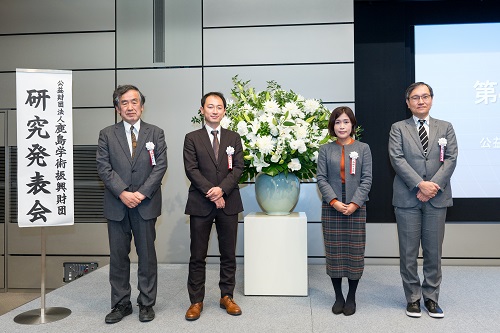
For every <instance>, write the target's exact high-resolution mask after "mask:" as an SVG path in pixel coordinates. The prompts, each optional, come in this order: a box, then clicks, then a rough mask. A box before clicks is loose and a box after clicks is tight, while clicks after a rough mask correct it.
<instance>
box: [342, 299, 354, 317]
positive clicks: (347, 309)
mask: <svg viewBox="0 0 500 333" xmlns="http://www.w3.org/2000/svg"><path fill="white" fill-rule="evenodd" d="M355 312H356V302H354V301H351V300H349V299H347V301H346V302H345V305H344V315H346V316H352V315H353V314H354V313H355Z"/></svg>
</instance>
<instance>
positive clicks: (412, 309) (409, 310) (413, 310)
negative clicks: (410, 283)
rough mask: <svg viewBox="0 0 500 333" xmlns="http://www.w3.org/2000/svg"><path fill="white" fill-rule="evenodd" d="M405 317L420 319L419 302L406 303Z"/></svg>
mask: <svg viewBox="0 0 500 333" xmlns="http://www.w3.org/2000/svg"><path fill="white" fill-rule="evenodd" d="M406 315H407V316H408V317H413V318H420V316H422V313H421V312H420V300H418V301H415V302H412V303H408V305H407V306H406Z"/></svg>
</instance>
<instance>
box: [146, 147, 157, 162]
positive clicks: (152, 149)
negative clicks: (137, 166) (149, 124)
mask: <svg viewBox="0 0 500 333" xmlns="http://www.w3.org/2000/svg"><path fill="white" fill-rule="evenodd" d="M146 149H147V150H148V152H149V157H150V161H151V165H156V160H155V144H154V143H152V142H151V141H150V142H146Z"/></svg>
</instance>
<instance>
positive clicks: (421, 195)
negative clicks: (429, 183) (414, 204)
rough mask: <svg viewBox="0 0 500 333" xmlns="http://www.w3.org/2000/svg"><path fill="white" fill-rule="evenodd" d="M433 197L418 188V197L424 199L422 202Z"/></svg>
mask: <svg viewBox="0 0 500 333" xmlns="http://www.w3.org/2000/svg"><path fill="white" fill-rule="evenodd" d="M431 198H432V197H430V196H426V195H424V194H423V193H422V191H420V190H418V192H417V199H418V200H420V201H422V202H427V201H429V200H430V199H431Z"/></svg>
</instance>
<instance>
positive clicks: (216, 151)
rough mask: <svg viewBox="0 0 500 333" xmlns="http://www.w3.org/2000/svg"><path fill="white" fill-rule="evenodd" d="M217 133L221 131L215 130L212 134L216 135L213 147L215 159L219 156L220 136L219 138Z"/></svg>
mask: <svg viewBox="0 0 500 333" xmlns="http://www.w3.org/2000/svg"><path fill="white" fill-rule="evenodd" d="M217 133H219V131H217V130H213V131H212V135H213V136H214V141H213V142H212V147H213V148H214V154H215V160H216V161H217V158H218V157H219V138H217Z"/></svg>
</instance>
